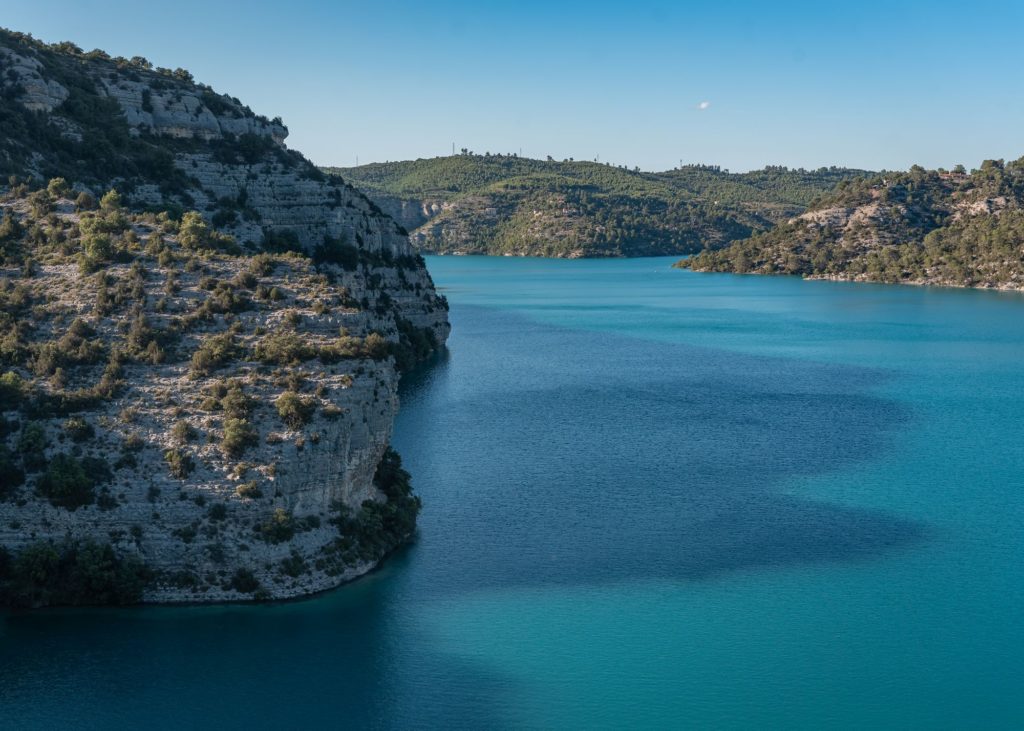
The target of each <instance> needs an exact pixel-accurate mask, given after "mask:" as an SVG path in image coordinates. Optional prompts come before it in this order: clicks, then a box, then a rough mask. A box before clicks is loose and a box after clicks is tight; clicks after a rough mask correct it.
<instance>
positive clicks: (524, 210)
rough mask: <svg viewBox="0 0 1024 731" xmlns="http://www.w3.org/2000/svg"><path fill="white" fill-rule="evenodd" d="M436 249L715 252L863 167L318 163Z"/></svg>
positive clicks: (487, 158) (461, 158) (470, 160)
mask: <svg viewBox="0 0 1024 731" xmlns="http://www.w3.org/2000/svg"><path fill="white" fill-rule="evenodd" d="M325 170H326V171H327V172H330V173H332V174H336V175H340V176H341V177H342V178H343V179H345V180H346V181H347V182H349V183H351V184H353V185H355V186H356V187H358V188H360V189H362V190H363V191H364V192H365V193H366V194H367V195H368V196H369V197H370V198H371V199H372V200H373V201H374V202H375V203H377V205H379V206H380V207H381V208H382V209H383V210H384V211H386V212H387V213H389V214H391V215H392V216H393V217H394V218H395V219H396V220H398V221H399V223H401V224H402V225H403V226H405V227H406V228H407V229H409V230H410V231H411V238H412V241H413V243H414V244H415V245H416V246H417V247H418V248H420V249H421V250H423V251H429V252H438V253H474V254H475V253H480V254H484V253H486V254H516V255H539V256H564V257H577V256H647V255H658V254H673V253H694V252H698V251H702V250H704V249H706V248H718V247H721V246H724V245H726V244H728V243H729V242H731V241H734V240H737V239H741V238H746V237H748V236H750V235H751V234H753V233H756V232H758V231H764V230H766V229H768V228H770V227H771V226H773V225H774V224H775V223H776V222H778V221H781V220H784V219H786V218H788V217H791V216H793V215H796V214H798V213H799V212H801V211H802V210H804V209H805V208H806V207H807V206H808V205H810V204H811V203H812V202H813V201H814V200H815V199H816V198H817V197H818V196H820V195H821V194H823V193H826V192H828V191H830V190H832V189H833V188H834V187H835V186H836V185H837V184H838V183H839V182H841V181H843V180H847V179H850V178H852V177H855V176H857V175H859V174H863V171H855V170H848V169H842V168H822V169H820V170H814V171H808V170H790V169H787V168H780V167H769V168H765V169H764V170H757V171H753V172H749V173H730V172H728V171H725V170H721V169H720V168H718V167H713V166H705V165H689V166H684V167H682V168H679V169H676V170H670V171H667V172H662V173H648V172H642V171H640V170H638V169H632V170H630V169H626V168H624V167H616V166H612V165H607V164H600V163H595V162H583V161H575V160H563V161H561V162H559V161H555V160H532V159H528V158H522V157H518V156H515V155H500V154H499V155H490V154H487V155H474V154H470V153H467V154H461V155H453V156H451V157H437V158H432V159H426V160H410V161H403V162H391V163H374V164H371V165H363V166H360V167H356V168H325Z"/></svg>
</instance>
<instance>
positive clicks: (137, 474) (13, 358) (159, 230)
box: [0, 32, 449, 601]
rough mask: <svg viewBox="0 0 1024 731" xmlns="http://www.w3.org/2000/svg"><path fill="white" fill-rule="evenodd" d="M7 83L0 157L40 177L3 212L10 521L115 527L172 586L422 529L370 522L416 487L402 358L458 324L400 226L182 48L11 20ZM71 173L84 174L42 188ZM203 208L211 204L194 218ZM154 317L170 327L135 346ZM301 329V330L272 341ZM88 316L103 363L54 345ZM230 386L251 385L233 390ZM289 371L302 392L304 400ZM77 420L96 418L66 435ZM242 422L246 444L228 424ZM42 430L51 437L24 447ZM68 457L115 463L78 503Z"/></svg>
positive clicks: (272, 586) (349, 559)
mask: <svg viewBox="0 0 1024 731" xmlns="http://www.w3.org/2000/svg"><path fill="white" fill-rule="evenodd" d="M0 97H2V99H0V119H2V121H3V124H4V127H3V131H2V132H0V168H2V169H3V172H5V173H6V174H15V175H18V176H21V178H22V179H26V178H27V179H28V180H29V181H30V182H29V184H28V186H27V187H26V186H24V185H19V186H17V188H12V189H10V190H9V191H8V193H7V194H6V197H5V202H4V203H3V206H2V212H3V214H4V215H2V216H0V220H2V221H5V222H6V224H7V229H6V230H7V233H6V239H5V238H4V236H5V234H3V233H0V239H3V240H6V241H7V242H8V243H7V244H6V248H5V250H4V268H3V271H2V273H0V275H2V277H3V280H4V281H3V286H2V289H3V291H4V293H6V295H5V308H4V310H5V312H4V316H5V317H6V320H5V323H4V325H5V327H7V328H8V335H9V336H10V337H13V338H14V341H15V342H16V343H17V347H14V348H13V349H6V350H5V352H4V356H3V360H4V365H3V368H0V370H6V373H7V374H8V375H7V377H8V378H9V379H12V380H11V382H12V383H13V382H15V381H16V382H17V384H18V386H17V387H18V389H19V393H20V394H21V397H20V398H19V403H18V404H16V406H17V408H13V407H14V406H15V404H8V407H9V408H8V409H7V411H8V413H7V416H8V417H9V418H10V422H9V423H11V424H15V426H14V427H12V428H8V429H6V430H5V431H4V434H5V437H6V439H5V444H4V445H3V447H2V449H3V454H0V463H4V459H8V462H10V466H11V469H12V470H13V471H14V472H13V473H12V474H14V473H20V474H22V475H23V477H24V479H23V480H22V481H20V482H18V480H17V479H11V480H8V483H9V484H8V487H9V488H10V489H9V490H7V494H6V495H3V494H0V500H2V501H0V546H3V547H6V548H7V549H8V550H9V551H11V552H12V553H13V554H14V555H15V556H17V554H18V553H19V552H21V551H23V550H24V549H25V548H26V547H29V546H38V545H39V543H40V542H48V543H52V544H54V545H57V544H58V543H59V542H62V541H63V542H64V543H65V544H66V543H68V542H69V541H71V542H76V541H84V540H87V541H95V542H100V543H104V544H105V543H108V542H109V543H110V544H111V545H112V547H113V549H114V551H115V553H116V555H117V556H118V557H121V558H124V557H135V558H138V559H140V560H141V561H142V562H143V563H144V564H145V565H146V566H147V567H148V568H149V569H150V571H151V577H150V579H149V580H148V582H147V585H146V587H145V589H144V593H143V595H142V597H143V598H144V599H146V600H152V601H179V600H203V601H205V600H220V599H240V598H250V597H252V596H254V595H257V596H260V597H289V596H297V595H301V594H306V593H309V592H312V591H316V590H320V589H324V588H327V587H330V586H334V585H336V584H338V583H340V582H341V581H344V580H346V579H348V578H351V577H353V576H356V575H358V574H360V573H362V572H364V571H366V570H367V569H369V568H370V567H372V566H373V565H374V564H375V562H376V561H377V560H379V559H380V557H381V556H382V555H383V554H384V553H386V552H387V551H388V550H390V548H392V547H393V545H394V543H395V541H396V539H398V540H400V539H401V538H402V537H407V536H402V537H400V536H396V535H386V536H385V535H374V534H373V529H372V527H368V526H370V524H374V525H376V523H374V520H376V519H377V518H379V517H380V516H379V515H378V513H381V511H384V512H385V513H386V512H387V510H389V509H392V508H394V507H395V505H393V504H392V503H393V502H394V500H392V499H391V495H390V494H389V491H388V485H386V484H383V483H382V482H381V477H380V474H379V470H378V466H379V465H380V464H381V460H382V458H383V457H384V455H385V451H386V450H387V447H388V443H389V440H390V435H391V428H392V422H393V418H394V415H395V412H396V410H397V408H398V398H397V391H396V389H397V381H398V371H397V368H396V364H398V365H402V364H409V363H411V362H413V361H414V360H415V359H417V358H420V357H423V356H425V355H426V354H428V353H429V351H430V350H431V349H433V348H437V347H442V346H443V344H444V342H445V339H446V338H447V335H448V332H449V326H448V321H447V305H446V303H445V301H444V299H443V298H442V297H439V296H438V295H437V294H436V292H435V290H434V287H433V283H432V281H431V279H430V276H429V274H428V273H427V271H426V269H425V268H424V266H423V261H422V259H421V258H420V257H419V256H418V255H417V254H416V253H415V252H414V251H413V249H412V248H411V246H410V244H409V241H408V238H407V236H406V235H405V234H404V231H403V230H402V229H401V228H400V226H399V225H398V224H396V223H395V221H394V220H393V219H392V218H390V217H389V216H387V215H386V214H385V213H383V212H382V211H381V210H380V208H378V207H377V206H376V205H375V204H373V203H371V202H370V201H369V200H367V199H366V198H365V197H364V196H363V195H361V194H360V193H359V192H357V191H356V190H355V189H353V188H352V187H350V186H348V185H345V184H344V183H342V182H341V181H340V180H339V179H337V178H332V177H329V176H325V175H324V174H322V173H321V172H320V171H318V170H317V169H316V168H315V167H314V166H312V165H311V164H310V163H309V162H308V161H307V160H305V159H304V158H302V156H301V155H299V154H297V153H295V152H293V151H290V150H288V149H287V147H286V146H285V144H284V140H285V138H286V136H287V129H286V128H285V127H284V125H283V124H282V123H281V122H280V120H267V119H266V118H263V117H260V116H257V115H255V114H253V113H252V112H251V111H250V110H249V109H248V108H247V107H245V106H243V105H242V104H241V103H240V102H238V101H237V100H235V99H233V98H231V97H227V96H224V95H220V94H216V93H215V92H213V91H212V90H210V89H209V88H207V87H203V86H201V85H197V84H195V83H194V82H193V81H192V80H191V77H190V76H189V75H188V74H187V73H185V72H183V71H180V70H179V71H177V72H168V71H165V70H153V69H152V68H150V67H149V65H148V63H147V62H145V60H144V59H139V58H136V59H133V60H131V61H128V60H125V59H110V58H108V57H106V56H105V54H101V53H98V52H93V53H91V54H83V53H81V51H80V50H79V49H76V48H74V47H73V46H70V44H62V45H61V46H59V47H46V46H43V45H42V44H39V43H37V42H35V41H33V40H31V39H30V38H27V37H24V36H19V35H17V34H11V33H7V32H2V33H0ZM58 176H60V177H62V178H64V179H66V181H67V183H68V184H69V185H70V186H73V188H74V189H73V190H69V191H65V190H62V189H61V186H60V185H59V184H55V185H51V188H50V190H49V191H47V190H45V189H44V190H41V191H38V192H36V193H32V192H31V189H32V188H34V187H35V186H36V185H40V184H41V185H45V181H46V180H48V179H50V178H55V177H58ZM33 180H34V181H37V182H36V183H33V182H31V181H33ZM111 187H115V188H117V189H118V190H119V191H120V193H121V195H120V200H119V201H114V200H111V201H108V200H107V198H104V206H103V207H102V208H101V209H100V210H99V211H91V210H90V203H89V202H88V196H89V195H90V194H91V196H92V198H94V199H95V198H99V197H100V195H101V194H102V193H103V192H104V191H106V190H107V189H108V188H111ZM82 194H85V196H83V195H82ZM76 198H77V204H76V203H75V202H74V200H75V199H76ZM83 201H85V202H83ZM142 209H148V210H150V211H168V213H169V215H167V214H161V215H160V216H154V215H153V214H146V215H143V214H139V213H134V212H133V211H140V210H142ZM189 209H194V210H195V211H197V212H198V213H199V214H200V215H201V217H202V218H199V217H198V216H195V217H192V218H190V217H189V216H185V217H183V218H180V219H179V217H180V216H181V211H182V210H189ZM32 231H36V232H39V233H38V235H35V234H32V235H30V232H32ZM263 252H272V255H271V256H270V257H269V258H268V257H267V255H266V254H264V253H263ZM30 262H31V263H30ZM254 262H256V263H254ZM128 282H131V284H130V285H129V284H127V283H128ZM119 287H129V289H128V290H126V294H124V296H123V298H122V299H121V300H119V301H117V304H116V306H110V305H109V304H103V303H108V302H109V298H110V297H111V296H112V295H111V292H113V291H121V290H120V289H118V288H119ZM15 290H17V291H18V292H19V293H20V294H18V296H17V297H15V296H14V295H12V294H11V293H12V292H14V291H15ZM101 290H102V291H101ZM26 298H27V299H26ZM26 302H28V303H30V305H29V308H31V307H33V306H34V307H35V308H36V309H35V310H34V311H33V314H32V315H31V316H30V314H29V312H30V310H29V309H26V308H25V307H24V305H25V303H26ZM225 303H226V304H225ZM197 313H199V314H197ZM140 321H145V323H146V328H148V332H151V333H153V335H152V339H151V342H152V343H155V345H152V346H147V347H150V350H151V352H150V353H149V355H148V356H142V355H138V354H137V355H135V356H129V355H126V353H129V352H134V350H132V349H133V348H135V346H137V345H139V342H136V341H137V340H138V338H135V340H134V341H133V340H131V337H132V336H131V333H132V332H134V330H133V328H135V327H136V326H135V325H134V324H133V323H137V322H140ZM72 331H75V332H80V333H86V332H87V333H89V334H88V335H81V334H80V335H74V337H72V335H73V333H72ZM12 333H13V335H12ZM282 333H283V334H287V335H288V336H289V337H290V338H291V340H290V341H288V342H289V343H290V346H289V347H285V349H284V351H283V354H282V353H281V352H278V351H279V350H280V348H278V350H273V349H274V348H276V347H277V346H278V345H281V343H278V342H277V341H273V340H272V341H268V340H267V339H268V338H269V337H270V336H271V335H274V334H282ZM339 333H340V334H339ZM136 334H137V333H136ZM68 338H71V339H72V340H74V339H75V338H79V339H81V340H84V341H85V342H88V343H95V346H94V350H95V352H96V353H102V356H97V358H99V360H100V361H103V362H105V365H104V364H103V362H98V361H97V360H96V359H93V358H84V359H83V358H79V357H77V356H74V355H73V356H72V357H64V358H63V360H60V359H58V361H59V362H60V365H59V366H53V363H50V362H49V361H45V359H41V355H40V354H41V353H44V352H51V351H52V350H53V349H54V348H56V349H57V350H58V351H60V349H61V348H64V346H65V345H67V343H69V342H71V341H69V340H68ZM218 338H219V339H218ZM375 339H376V340H375ZM285 340H287V338H285ZM227 341H230V348H229V349H228V354H227V356H225V357H226V360H224V358H222V357H221V356H223V355H224V354H223V353H220V351H218V350H217V348H218V347H219V346H220V345H223V344H224V343H225V342H227ZM75 342H77V341H75ZM282 342H284V341H282ZM285 345H288V343H285ZM74 347H79V346H74ZM82 347H84V346H82ZM89 347H93V346H89ZM48 348H50V350H48ZM268 349H269V350H272V351H273V352H272V353H270V354H268ZM135 350H137V348H135ZM158 351H159V353H160V354H159V356H157V355H156V353H157V352H158ZM200 351H202V352H207V351H208V352H210V353H214V354H215V355H216V354H217V353H220V354H219V355H216V358H215V363H216V366H215V367H214V368H212V369H207V368H204V367H199V368H198V369H197V367H196V363H195V354H196V353H197V352H200ZM75 352H78V351H75ZM90 352H92V351H90ZM54 362H57V361H54ZM51 366H53V367H51ZM108 371H109V372H111V373H113V372H116V373H117V378H116V383H117V386H116V387H111V388H109V389H106V390H104V391H102V393H101V395H100V397H99V398H98V399H93V400H92V401H88V403H86V401H85V400H79V401H75V400H74V398H72V397H71V396H69V394H74V393H79V394H80V393H83V392H84V390H85V389H88V388H94V389H95V387H96V384H97V383H98V382H99V381H100V380H102V378H103V377H104V376H103V375H102V374H106V373H108ZM113 382H114V381H113V380H112V381H111V383H113ZM76 389H77V390H76ZM228 393H235V394H236V397H235V400H236V401H239V402H243V403H244V404H245V407H244V408H241V409H234V408H233V407H229V408H227V409H225V408H224V407H223V406H218V405H217V404H218V403H221V402H222V401H223V399H224V398H226V397H227V394H228ZM286 394H287V395H288V396H289V398H294V399H297V401H296V402H295V404H293V405H295V410H296V411H297V412H298V413H299V416H298V417H296V416H295V415H294V414H292V416H290V417H289V416H287V412H282V410H281V408H280V405H279V399H281V398H282V396H283V395H286ZM289 403H291V402H289ZM55 404H56V406H55ZM236 412H237V413H236ZM229 414H234V415H229ZM299 417H301V418H299ZM69 419H70V420H74V422H75V423H76V424H77V425H79V426H80V428H81V429H82V430H83V431H86V432H88V433H89V434H90V435H91V436H89V438H88V440H87V441H84V442H81V443H79V442H75V441H73V440H71V441H69V439H68V438H67V433H66V429H65V427H66V424H67V423H68V420H69ZM239 420H241V421H244V422H245V424H244V425H242V426H241V427H240V426H239V424H238V423H237V422H238V421H239ZM83 425H84V426H83ZM179 425H182V426H179ZM240 428H241V429H242V437H241V438H242V446H241V448H239V449H233V448H231V447H230V445H229V446H227V447H225V446H224V444H225V443H226V441H229V437H230V435H231V434H234V433H236V432H237V431H238V429H240ZM175 429H177V432H175ZM29 432H31V434H33V435H34V436H35V437H38V438H37V439H36V440H35V442H34V444H35V446H34V447H30V449H35V450H36V452H37V454H35V455H32V454H28V453H25V452H24V450H19V445H24V444H26V443H27V442H26V439H25V435H26V434H28V433H29ZM176 433H177V436H175V434H176ZM186 434H187V435H190V436H187V438H186V436H184V435H186ZM29 441H30V442H31V441H32V440H29ZM126 444H127V445H129V446H127V447H126V446H125V445H126ZM169 454H170V456H168V455H169ZM4 455H7V457H4ZM124 455H130V459H122V457H123V456H124ZM57 457H61V458H62V459H63V457H68V459H70V460H72V461H74V460H78V461H79V463H81V464H87V465H88V464H94V463H91V462H83V461H82V460H87V459H101V460H103V461H104V462H106V463H107V464H110V465H113V464H115V463H116V464H117V466H116V467H115V468H113V469H112V474H110V475H109V476H106V475H103V476H101V477H102V479H99V478H97V479H96V480H93V482H94V485H93V487H92V488H91V490H92V492H91V493H90V495H91V498H90V499H88V500H85V501H78V502H80V504H77V505H75V506H74V508H73V509H69V507H68V506H67V505H62V504H61V502H62V501H61V500H60V499H56V500H55V499H54V498H53V495H52V490H50V487H52V485H53V484H55V483H54V479H55V478H54V476H53V475H50V473H49V471H48V469H47V468H46V467H45V466H46V465H47V464H52V463H53V460H54V459H55V458H57ZM4 464H6V463H4ZM61 464H65V463H64V462H61ZM181 465H185V466H186V467H187V469H185V468H182V469H178V467H180V466H181ZM0 467H3V465H2V464H0ZM0 472H2V469H0ZM375 472H376V473H378V474H377V481H376V482H375V479H374V477H375ZM14 483H18V484H14ZM0 493H3V490H0ZM395 494H396V495H397V494H398V493H395ZM400 497H401V496H399V498H396V500H398V499H400ZM4 498H5V499H4ZM214 506H219V507H214ZM392 517H393V516H392ZM360 521H363V522H360ZM377 522H381V521H377ZM382 522H383V524H385V525H388V524H389V523H388V518H387V515H385V518H384V519H383V521H382ZM392 522H394V521H392ZM364 523H365V524H364ZM395 524H396V525H397V524H398V523H395ZM401 525H405V524H404V523H403V524H401ZM405 532H406V533H407V531H405ZM378 533H380V531H378ZM0 564H2V562H0ZM0 574H2V566H0ZM0 580H2V577H0Z"/></svg>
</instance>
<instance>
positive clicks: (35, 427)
mask: <svg viewBox="0 0 1024 731" xmlns="http://www.w3.org/2000/svg"><path fill="white" fill-rule="evenodd" d="M47 444H48V440H47V438H46V429H45V428H43V425H42V424H41V423H40V422H38V421H32V422H29V423H28V424H26V425H25V426H24V428H22V430H21V434H20V435H19V436H18V454H20V455H21V463H22V464H23V465H24V466H25V469H26V470H28V471H29V472H34V471H35V470H38V469H41V468H42V467H43V466H44V465H45V464H46V446H47Z"/></svg>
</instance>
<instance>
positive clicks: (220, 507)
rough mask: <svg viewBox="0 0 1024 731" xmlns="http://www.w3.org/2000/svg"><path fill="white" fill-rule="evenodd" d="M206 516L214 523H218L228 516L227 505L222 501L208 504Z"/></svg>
mask: <svg viewBox="0 0 1024 731" xmlns="http://www.w3.org/2000/svg"><path fill="white" fill-rule="evenodd" d="M206 516H207V517H208V518H209V519H210V520H212V521H213V522H215V523H219V522H220V521H222V520H225V519H226V518H227V517H228V506H227V505H225V504H224V503H214V504H213V505H211V506H210V509H209V510H208V511H207V513H206Z"/></svg>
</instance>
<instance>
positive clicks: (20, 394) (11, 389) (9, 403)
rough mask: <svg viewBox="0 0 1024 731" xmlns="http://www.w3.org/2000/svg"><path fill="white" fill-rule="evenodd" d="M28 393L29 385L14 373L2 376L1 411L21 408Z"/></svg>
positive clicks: (0, 391) (0, 382)
mask: <svg viewBox="0 0 1024 731" xmlns="http://www.w3.org/2000/svg"><path fill="white" fill-rule="evenodd" d="M27 392H28V383H27V382H26V381H25V379H23V378H22V377H21V376H19V375H18V374H17V373H15V372H14V371H7V372H6V373H4V374H3V375H2V376H0V411H10V410H12V409H17V408H19V407H21V405H22V403H23V401H24V399H25V396H26V394H27Z"/></svg>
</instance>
